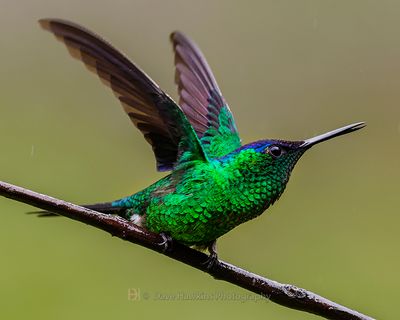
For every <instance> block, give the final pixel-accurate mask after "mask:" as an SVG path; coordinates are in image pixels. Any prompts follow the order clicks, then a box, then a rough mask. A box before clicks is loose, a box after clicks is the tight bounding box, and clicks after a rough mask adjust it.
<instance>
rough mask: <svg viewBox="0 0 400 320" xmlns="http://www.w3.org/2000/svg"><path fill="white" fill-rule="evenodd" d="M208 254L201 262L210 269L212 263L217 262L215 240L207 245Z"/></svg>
mask: <svg viewBox="0 0 400 320" xmlns="http://www.w3.org/2000/svg"><path fill="white" fill-rule="evenodd" d="M207 249H208V252H209V253H210V255H209V256H208V258H207V260H206V261H205V262H203V264H204V265H206V268H207V270H210V269H211V268H212V267H213V266H214V265H216V264H218V254H217V240H214V241H213V242H211V243H210V244H209V245H208V246H207Z"/></svg>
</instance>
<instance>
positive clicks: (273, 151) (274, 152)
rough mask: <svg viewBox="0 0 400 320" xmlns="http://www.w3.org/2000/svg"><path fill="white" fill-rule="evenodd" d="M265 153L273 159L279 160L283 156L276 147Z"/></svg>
mask: <svg viewBox="0 0 400 320" xmlns="http://www.w3.org/2000/svg"><path fill="white" fill-rule="evenodd" d="M267 152H268V153H269V154H270V155H271V156H272V157H274V158H279V157H280V156H281V155H282V154H283V150H282V148H281V147H278V146H270V147H269V148H268V149H267Z"/></svg>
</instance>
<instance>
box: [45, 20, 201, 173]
mask: <svg viewBox="0 0 400 320" xmlns="http://www.w3.org/2000/svg"><path fill="white" fill-rule="evenodd" d="M39 22H40V24H41V26H42V27H43V28H44V29H45V30H48V31H50V32H52V33H53V34H54V35H55V36H56V37H57V38H58V39H59V40H61V41H62V42H63V43H65V45H66V46H67V48H68V49H69V51H70V53H71V55H72V56H73V57H75V58H77V59H79V60H81V61H82V62H83V63H84V64H85V65H86V67H88V69H89V70H91V71H93V72H95V73H96V74H97V75H98V76H99V77H100V79H101V80H102V81H103V82H104V83H105V84H106V85H107V86H109V87H110V88H111V89H112V90H113V92H114V94H115V95H116V96H117V98H118V99H119V100H120V101H121V102H122V104H123V107H124V110H125V112H126V113H127V114H128V116H129V117H130V119H131V121H132V122H133V123H134V124H135V126H136V127H137V128H138V129H139V130H140V131H141V132H142V133H143V135H144V137H145V139H146V140H147V141H148V142H149V143H150V144H151V146H152V148H153V151H154V154H155V157H156V160H157V169H158V170H159V171H168V170H172V168H173V167H174V165H175V164H176V163H177V162H178V161H180V160H182V159H184V161H191V160H205V161H206V156H205V154H204V151H203V149H202V146H201V144H200V141H199V138H198V137H197V135H196V133H195V131H194V130H193V127H192V126H191V124H190V123H189V121H188V120H187V118H186V116H185V114H184V113H183V112H182V110H181V109H180V108H179V106H178V105H177V104H176V103H175V102H174V101H173V100H172V99H171V98H170V97H169V96H168V95H167V94H166V93H164V92H163V91H162V90H161V89H160V88H159V87H158V85H157V84H156V83H155V82H154V81H153V80H151V79H150V78H149V77H148V76H147V75H146V74H145V73H144V72H143V71H142V70H140V69H139V68H138V67H137V66H135V65H134V64H133V63H132V62H130V61H129V60H128V59H127V58H126V57H125V56H124V55H123V54H122V53H120V52H119V51H117V50H116V49H114V48H113V47H112V46H111V45H110V44H108V43H107V42H106V41H104V40H103V39H101V38H100V37H99V36H97V35H95V34H94V33H92V32H90V31H88V30H86V29H84V28H83V27H81V26H78V25H76V24H74V23H71V22H69V21H64V20H59V19H43V20H40V21H39ZM185 151H188V152H185ZM183 154H185V156H184V157H181V156H182V155H183Z"/></svg>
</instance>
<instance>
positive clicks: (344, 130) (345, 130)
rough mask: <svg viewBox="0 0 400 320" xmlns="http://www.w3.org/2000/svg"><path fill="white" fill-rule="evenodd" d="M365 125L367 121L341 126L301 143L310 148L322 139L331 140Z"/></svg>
mask: <svg viewBox="0 0 400 320" xmlns="http://www.w3.org/2000/svg"><path fill="white" fill-rule="evenodd" d="M364 127H365V122H357V123H353V124H350V125H348V126H345V127H342V128H339V129H335V130H332V131H329V132H327V133H323V134H320V135H319V136H316V137H313V138H310V139H307V140H304V143H303V144H302V145H301V147H307V148H310V147H311V146H313V145H314V144H317V143H320V142H322V141H326V140H330V139H332V138H335V137H338V136H341V135H343V134H347V133H350V132H353V131H357V130H359V129H361V128H364Z"/></svg>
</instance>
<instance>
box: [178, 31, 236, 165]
mask: <svg viewBox="0 0 400 320" xmlns="http://www.w3.org/2000/svg"><path fill="white" fill-rule="evenodd" d="M171 41H172V44H173V48H174V52H175V67H176V73H175V82H176V83H177V85H178V92H179V105H180V107H181V108H182V109H183V111H184V112H185V114H186V117H187V118H188V119H189V121H190V123H191V124H192V126H193V128H194V130H195V131H196V133H197V135H198V137H199V138H200V141H201V143H202V145H203V148H204V150H205V151H206V153H207V155H208V156H209V157H211V158H217V157H221V156H224V155H226V154H227V153H229V152H231V151H233V150H235V149H237V148H239V147H240V146H241V142H240V137H239V133H238V130H237V128H236V125H235V121H234V119H233V115H232V113H231V111H230V109H229V106H228V104H227V103H226V102H225V99H224V97H223V96H222V94H221V90H220V89H219V87H218V84H217V82H216V81H215V78H214V75H213V74H212V72H211V69H210V67H209V66H208V64H207V61H206V59H205V58H204V56H203V54H202V53H201V51H200V49H199V48H198V47H197V45H196V44H195V43H194V42H193V41H191V40H190V39H189V38H188V37H186V36H185V35H184V34H182V33H180V32H174V33H172V34H171Z"/></svg>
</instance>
